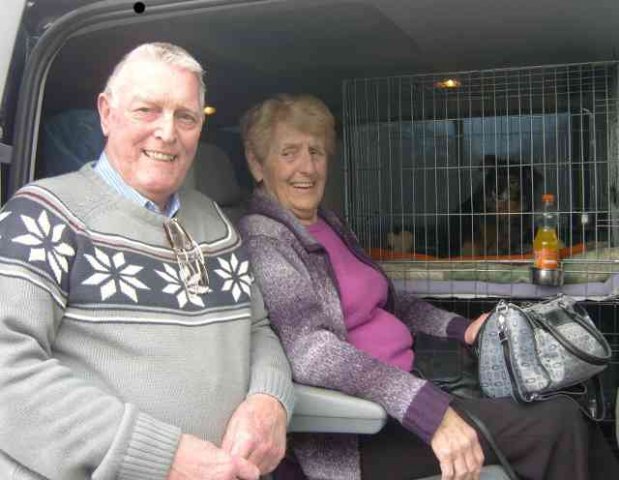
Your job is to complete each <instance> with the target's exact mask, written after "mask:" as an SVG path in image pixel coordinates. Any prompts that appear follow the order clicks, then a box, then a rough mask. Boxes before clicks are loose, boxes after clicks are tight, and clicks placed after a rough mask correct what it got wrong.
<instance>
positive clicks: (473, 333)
mask: <svg viewBox="0 0 619 480" xmlns="http://www.w3.org/2000/svg"><path fill="white" fill-rule="evenodd" d="M489 316H490V312H486V313H482V314H481V315H480V316H479V317H477V318H476V319H475V320H473V321H472V322H471V323H470V324H469V326H468V327H466V331H465V332H464V341H465V342H466V344H467V345H473V343H475V339H476V338H477V334H478V333H479V329H480V328H481V326H482V325H483V324H484V322H485V321H486V319H487V318H488V317H489Z"/></svg>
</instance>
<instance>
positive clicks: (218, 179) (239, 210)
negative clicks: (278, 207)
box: [184, 143, 249, 224]
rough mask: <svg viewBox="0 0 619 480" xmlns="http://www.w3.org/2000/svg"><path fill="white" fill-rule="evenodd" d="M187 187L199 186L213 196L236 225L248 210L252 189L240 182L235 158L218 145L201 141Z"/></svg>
mask: <svg viewBox="0 0 619 480" xmlns="http://www.w3.org/2000/svg"><path fill="white" fill-rule="evenodd" d="M184 185H185V186H186V187H190V188H195V189H196V190H198V191H199V192H202V193H204V194H205V195H207V196H208V197H209V198H211V199H213V200H214V201H215V202H217V204H218V205H219V206H220V207H221V208H222V210H223V211H224V212H225V213H226V215H228V217H229V218H230V220H232V222H233V223H234V224H236V223H237V222H238V220H239V219H240V218H241V216H242V215H243V213H244V212H245V210H246V207H247V202H248V199H249V192H248V191H247V190H245V189H243V188H241V186H240V185H239V182H238V181H237V178H236V174H235V172H234V167H233V165H232V161H231V160H230V157H229V156H228V154H227V153H226V152H224V151H223V150H222V149H221V148H219V147H218V146H217V145H213V144H209V143H200V145H198V150H197V152H196V158H195V160H194V162H193V165H192V167H191V170H190V171H189V173H188V175H187V178H186V179H185V184H184Z"/></svg>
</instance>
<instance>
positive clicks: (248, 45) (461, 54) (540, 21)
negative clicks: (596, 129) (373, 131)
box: [35, 0, 619, 128]
mask: <svg viewBox="0 0 619 480" xmlns="http://www.w3.org/2000/svg"><path fill="white" fill-rule="evenodd" d="M159 1H160V0H159ZM38 3H39V4H38V5H36V9H37V10H36V16H35V19H36V20H35V21H38V22H39V24H40V25H41V24H43V23H44V22H49V19H50V18H51V17H52V16H53V15H57V13H58V11H61V10H62V9H68V8H74V7H75V5H80V4H86V3H92V2H89V1H87V0H54V1H52V2H49V1H42V0H38ZM126 3H127V5H130V6H131V5H133V2H129V1H128V2H126ZM143 3H145V5H146V12H145V13H144V14H143V19H144V20H147V19H148V12H149V3H150V4H152V3H154V2H149V1H148V0H145V1H144V2H143ZM50 4H53V5H54V6H53V7H51V6H50ZM618 5H619V4H618V3H617V0H517V1H513V0H512V1H508V0H466V1H464V0H440V1H437V0H374V1H371V0H348V1H346V0H288V1H272V2H264V3H259V4H253V5H252V4H249V5H241V6H235V7H233V8H219V9H214V10H210V11H206V12H205V13H204V14H201V15H196V14H193V15H190V16H179V17H175V18H172V19H166V20H157V21H144V22H141V23H137V24H129V25H119V26H116V27H114V28H113V29H111V30H104V31H98V32H94V33H89V34H86V35H82V36H80V37H76V38H75V39H74V40H70V41H69V42H68V43H67V44H66V46H65V48H63V49H62V50H61V53H60V54H59V56H58V57H57V60H56V61H55V62H54V64H53V65H52V69H51V71H50V76H49V83H48V88H47V89H46V92H47V93H48V94H47V95H46V99H45V108H46V109H47V110H48V111H51V112H53V111H57V110H60V109H66V108H69V107H72V106H75V107H90V106H93V105H94V100H95V95H96V93H97V92H98V91H99V90H100V89H101V88H102V84H103V82H104V81H105V78H106V76H107V75H108V73H109V71H110V68H111V66H112V65H113V64H114V63H115V62H117V61H118V59H119V57H120V55H121V54H122V53H124V52H126V51H127V50H128V49H130V48H131V47H132V46H134V45H136V44H137V43H141V42H144V41H153V40H163V41H172V42H174V43H177V44H180V45H182V46H184V47H185V48H187V49H188V50H189V51H190V52H191V53H193V54H194V55H195V56H196V57H197V58H198V59H199V60H200V61H201V62H202V63H203V64H204V65H205V66H206V68H207V84H208V102H209V103H211V104H213V105H214V106H216V107H217V109H218V114H217V115H216V116H215V117H214V118H213V119H212V120H211V126H212V127H216V128H221V127H227V128H234V126H235V125H236V124H237V122H238V117H239V115H240V113H241V112H242V111H243V110H244V109H245V108H247V107H248V106H249V105H251V104H252V103H253V102H255V101H256V100H258V99H260V98H262V97H264V96H266V95H269V94H273V93H276V92H280V91H288V92H300V91H305V92H311V93H314V94H316V95H318V96H320V97H322V98H323V99H324V100H325V101H326V102H327V103H328V104H329V105H330V106H331V107H332V108H333V109H334V111H335V112H336V113H338V112H340V110H341V88H342V81H343V80H344V79H349V78H360V77H375V76H386V75H394V74H408V73H430V72H444V71H461V70H472V69H487V68H502V67H516V66H527V65H543V64H561V63H574V62H589V61H598V60H612V59H615V58H616V54H617V51H618V50H619V6H618ZM130 15H136V14H134V13H133V10H132V9H131V8H128V16H130ZM49 93H51V95H50V94H49Z"/></svg>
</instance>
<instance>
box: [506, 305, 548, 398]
mask: <svg viewBox="0 0 619 480" xmlns="http://www.w3.org/2000/svg"><path fill="white" fill-rule="evenodd" d="M508 309H509V307H508V305H507V304H506V303H505V302H503V301H502V300H501V302H500V303H499V305H498V306H497V314H498V316H497V326H498V331H499V342H500V343H501V347H502V349H503V357H504V359H505V366H506V367H507V374H508V375H509V379H510V380H511V383H512V393H513V394H514V398H515V399H516V401H518V402H519V403H531V402H532V401H534V400H536V399H537V396H538V394H536V393H522V392H521V391H520V389H519V388H518V382H517V381H516V375H515V374H514V370H513V368H512V361H511V354H510V346H509V341H508V339H507V335H506V332H505V330H506V328H507V327H506V324H505V313H506V312H507V310H508Z"/></svg>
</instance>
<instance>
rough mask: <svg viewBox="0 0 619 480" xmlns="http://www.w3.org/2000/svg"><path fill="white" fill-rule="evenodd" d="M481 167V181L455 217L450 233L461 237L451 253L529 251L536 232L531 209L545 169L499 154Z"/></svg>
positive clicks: (492, 253)
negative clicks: (516, 161) (511, 161)
mask: <svg viewBox="0 0 619 480" xmlns="http://www.w3.org/2000/svg"><path fill="white" fill-rule="evenodd" d="M479 171H480V174H481V176H482V180H481V182H480V183H479V185H478V186H477V188H476V189H475V191H474V192H473V194H472V195H471V196H470V198H468V199H467V200H465V201H464V202H462V204H461V205H460V207H459V209H458V211H457V212H455V213H457V214H458V215H457V216H453V217H452V220H451V223H452V225H451V232H450V236H451V237H452V238H459V239H460V245H459V248H458V245H457V244H456V246H455V249H454V251H452V252H451V253H453V254H456V255H463V256H480V255H515V254H526V253H529V252H530V251H531V250H532V245H533V236H534V224H533V221H532V218H531V213H532V212H533V211H534V205H535V203H536V201H537V197H538V196H539V191H540V186H541V183H542V180H543V178H542V175H541V173H540V172H538V171H537V170H536V169H535V168H534V167H533V166H532V165H520V164H514V163H510V162H509V161H508V160H506V159H503V158H499V157H497V156H496V155H486V156H485V157H484V159H483V162H482V164H481V165H480V167H479ZM457 233H459V235H457Z"/></svg>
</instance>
